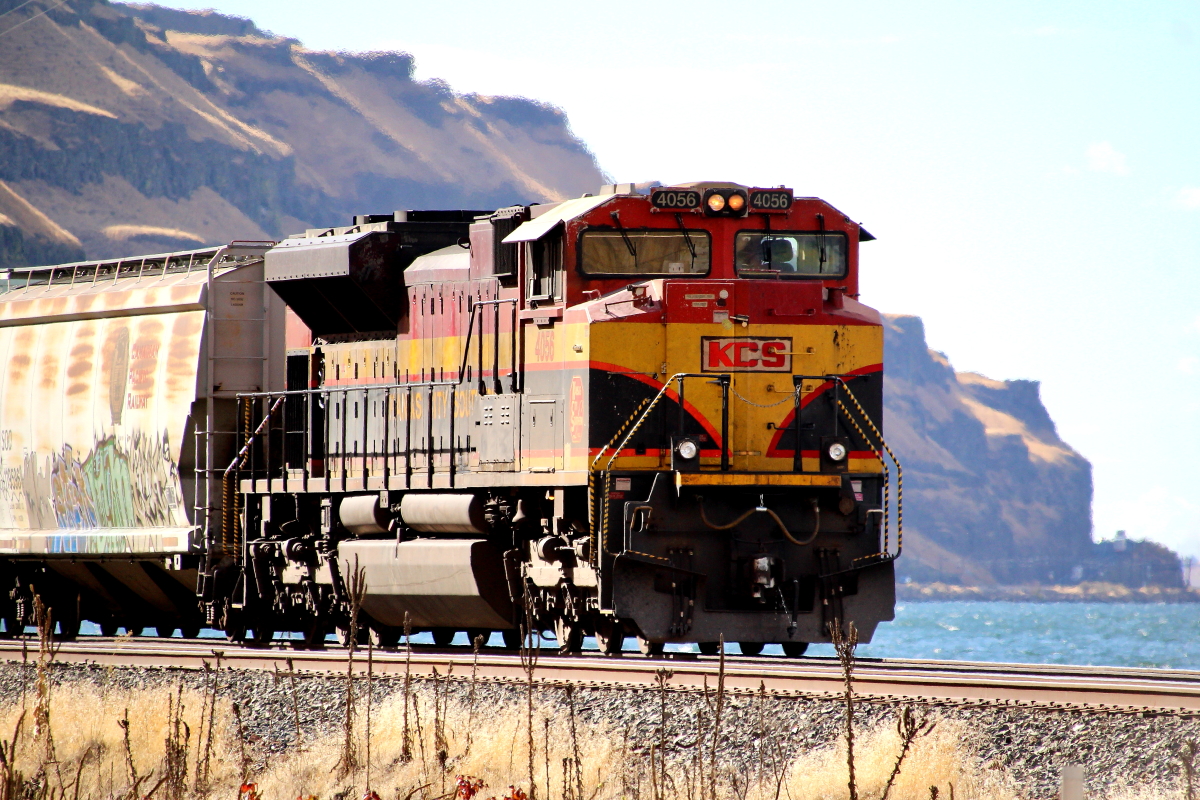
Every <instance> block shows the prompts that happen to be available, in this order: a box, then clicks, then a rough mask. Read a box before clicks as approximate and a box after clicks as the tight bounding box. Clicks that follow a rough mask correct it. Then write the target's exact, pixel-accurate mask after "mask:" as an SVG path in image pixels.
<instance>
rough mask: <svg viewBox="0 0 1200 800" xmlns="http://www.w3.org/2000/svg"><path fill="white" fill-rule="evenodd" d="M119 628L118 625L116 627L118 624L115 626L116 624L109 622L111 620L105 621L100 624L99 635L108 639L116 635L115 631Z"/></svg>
mask: <svg viewBox="0 0 1200 800" xmlns="http://www.w3.org/2000/svg"><path fill="white" fill-rule="evenodd" d="M120 627H121V626H120V625H118V624H117V623H116V622H114V621H113V620H111V619H106V620H104V622H101V623H100V635H101V636H110V637H111V636H116V635H117V630H119V629H120Z"/></svg>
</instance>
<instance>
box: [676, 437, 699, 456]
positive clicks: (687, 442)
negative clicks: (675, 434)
mask: <svg viewBox="0 0 1200 800" xmlns="http://www.w3.org/2000/svg"><path fill="white" fill-rule="evenodd" d="M675 452H676V453H679V457H680V458H683V459H686V460H688V461H691V460H692V459H693V458H695V457H696V455H697V454H698V453H699V452H700V448H699V447H697V446H696V443H695V442H693V441H692V440H691V439H684V440H683V441H682V442H680V443H679V444H678V445H676V446H675Z"/></svg>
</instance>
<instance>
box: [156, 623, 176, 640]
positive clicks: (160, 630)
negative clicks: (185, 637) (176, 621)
mask: <svg viewBox="0 0 1200 800" xmlns="http://www.w3.org/2000/svg"><path fill="white" fill-rule="evenodd" d="M154 635H155V636H157V637H158V638H160V639H170V638H171V637H172V636H174V635H175V626H174V625H172V624H171V623H169V622H160V623H159V624H157V625H155V626H154Z"/></svg>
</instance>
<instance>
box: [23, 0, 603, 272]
mask: <svg viewBox="0 0 1200 800" xmlns="http://www.w3.org/2000/svg"><path fill="white" fill-rule="evenodd" d="M19 2H20V0H0V13H2V12H5V11H9V10H11V9H14V8H16V7H17V6H18V5H19ZM35 8H36V6H29V7H25V8H19V9H16V10H15V11H14V13H12V14H11V15H9V16H8V17H7V18H6V19H5V30H10V29H11V30H12V33H11V34H9V35H5V36H0V215H2V216H0V264H4V263H6V264H8V265H13V264H21V263H38V262H40V263H46V262H53V261H62V260H68V259H69V258H78V257H81V256H82V253H83V252H86V253H87V255H88V256H89V257H108V256H115V255H126V254H129V253H133V252H147V251H151V250H166V249H176V248H186V247H195V246H198V245H200V244H207V243H215V242H220V241H229V240H231V239H235V238H240V239H265V238H277V237H279V236H282V235H286V234H287V233H291V232H295V231H297V230H301V229H303V228H305V227H310V226H318V225H326V224H337V223H344V222H346V221H348V218H349V216H350V215H352V214H355V213H380V212H389V211H392V210H394V209H398V208H420V207H425V208H429V207H439V206H440V207H450V208H495V207H498V206H501V205H505V204H508V203H513V202H530V201H541V200H551V199H562V198H566V197H571V196H577V195H579V194H581V193H582V192H585V191H594V190H595V189H596V187H597V186H599V185H600V184H601V183H603V182H604V179H603V176H602V175H601V173H600V170H599V169H598V168H597V166H596V163H595V160H594V159H593V158H592V156H591V154H590V153H589V152H588V151H587V149H586V148H585V147H584V146H583V144H582V143H581V142H580V141H579V140H578V139H577V138H575V137H574V135H573V134H572V133H571V132H570V130H569V128H568V127H567V122H566V119H565V117H564V116H563V114H562V113H561V112H560V111H558V110H557V109H554V108H550V107H548V106H545V105H542V104H538V103H536V102H533V101H529V100H524V99H514V98H493V97H481V96H478V95H462V94H456V93H454V92H453V91H451V90H450V89H449V88H448V87H447V86H446V85H444V84H442V83H439V82H417V81H414V80H413V78H412V69H413V61H412V58H411V57H410V56H408V55H406V54H403V53H367V54H355V55H349V54H344V53H340V54H339V53H325V52H315V51H311V50H306V49H305V48H303V47H302V46H300V44H299V43H298V42H296V41H294V40H290V39H284V38H281V37H278V36H273V35H270V34H266V33H264V32H262V31H260V30H258V29H257V28H256V27H255V26H254V25H253V23H251V22H250V21H248V20H243V19H235V18H230V17H224V16H221V15H218V14H215V13H212V12H199V13H192V12H183V11H175V10H171V9H164V8H158V7H155V6H124V5H116V4H110V3H107V2H103V1H101V2H84V3H79V4H76V3H72V4H71V5H70V6H66V5H64V6H61V7H58V8H56V9H54V10H52V11H50V12H48V13H46V14H43V15H42V16H40V17H37V18H33V14H35V13H37V12H36V11H34V10H33V9H35ZM21 23H23V24H21ZM14 24H21V27H20V29H19V30H18V29H15V28H14V27H13V26H14Z"/></svg>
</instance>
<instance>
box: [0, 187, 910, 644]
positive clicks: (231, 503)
mask: <svg viewBox="0 0 1200 800" xmlns="http://www.w3.org/2000/svg"><path fill="white" fill-rule="evenodd" d="M871 238H872V237H871V236H870V234H868V233H867V232H866V231H865V230H864V229H863V228H862V227H860V226H859V225H858V224H856V223H855V222H853V221H851V220H850V219H849V218H848V217H847V216H845V215H844V214H842V213H841V212H840V211H838V210H837V209H835V208H833V207H832V206H831V205H829V204H828V203H826V202H824V201H822V200H819V199H815V198H796V197H793V193H792V191H791V190H789V189H784V188H751V187H745V186H741V185H738V184H732V183H696V184H688V185H680V186H671V187H658V188H654V189H652V190H650V191H648V192H640V191H638V190H636V188H635V187H633V186H632V185H616V186H609V187H605V189H604V190H602V191H601V193H600V194H597V195H595V196H591V195H586V196H584V197H581V198H577V199H573V200H567V201H565V202H559V203H547V204H542V205H532V206H513V207H509V208H503V209H500V210H497V211H406V212H396V213H395V214H387V215H365V216H359V217H355V219H354V221H353V224H352V225H349V226H345V227H334V228H325V229H317V230H309V231H306V232H305V233H303V234H300V235H297V236H293V237H291V238H289V239H286V240H284V241H282V242H278V243H274V242H263V243H259V242H235V243H233V244H230V245H228V246H221V247H213V248H209V249H205V250H197V251H192V252H186V253H174V254H168V255H157V256H147V257H136V258H127V259H120V260H111V261H101V262H88V263H78V264H66V265H60V266H53V267H37V268H32V269H20V270H13V271H11V272H10V273H8V274H7V276H5V280H4V282H3V283H2V284H0V289H2V290H3V291H2V293H0V364H2V365H3V368H2V369H0V469H2V470H3V481H2V487H3V488H2V492H0V617H2V618H3V634H4V635H13V634H14V633H16V632H19V631H22V630H23V628H24V626H26V625H28V624H32V623H33V613H34V611H33V609H34V597H35V596H38V597H40V598H41V600H42V602H43V603H44V604H45V605H46V606H47V607H48V608H49V609H50V610H51V613H52V614H53V616H54V619H55V620H57V625H58V635H59V636H61V637H64V638H70V637H71V636H74V635H75V634H77V632H78V630H79V625H80V622H81V620H90V621H93V622H95V623H97V624H98V625H99V626H100V629H101V630H102V631H103V632H105V633H109V634H111V633H112V632H115V631H116V630H118V629H119V628H122V627H123V628H126V629H128V630H133V631H140V630H142V629H144V628H147V627H154V628H156V629H157V632H158V633H159V635H170V634H171V633H172V632H174V631H177V630H178V631H181V632H182V635H184V636H196V635H197V633H198V631H199V630H200V629H201V628H205V627H207V628H218V629H223V630H224V631H225V632H226V634H227V635H228V636H229V637H230V638H231V639H233V640H237V641H247V642H249V643H257V644H265V643H267V642H269V641H271V640H272V639H273V638H275V637H276V636H277V635H278V634H280V633H282V632H290V633H291V634H293V637H292V638H294V639H295V638H298V639H299V640H301V641H302V642H303V643H304V644H305V645H307V646H312V647H318V646H321V645H322V644H323V643H324V642H325V641H326V639H327V636H328V635H329V634H331V633H338V634H339V635H340V636H341V638H342V639H343V640H345V639H347V638H348V637H349V635H350V633H349V628H350V625H349V620H350V616H351V611H352V608H351V606H352V602H354V601H355V599H356V598H357V601H358V605H359V609H360V611H359V616H358V619H359V620H360V623H361V631H362V635H369V636H371V637H374V640H375V642H376V644H378V645H380V646H389V645H394V644H395V643H396V642H397V641H398V640H399V639H400V637H401V636H402V634H403V631H404V630H405V628H406V627H407V628H408V630H410V631H431V632H432V634H433V639H434V641H435V642H437V643H439V644H448V643H449V642H450V641H451V640H452V639H453V637H454V635H455V634H456V633H457V632H460V631H466V632H467V633H468V634H469V635H470V636H471V637H472V638H474V637H475V636H476V635H478V634H480V633H488V634H489V635H490V633H491V632H500V633H502V634H503V638H504V641H505V642H506V643H508V644H509V645H510V646H515V644H516V643H517V642H519V641H520V636H521V631H523V630H524V631H547V632H551V631H552V632H553V635H554V637H555V638H556V639H557V643H558V646H559V648H560V649H561V650H562V651H564V652H572V651H577V650H579V649H580V648H581V647H582V645H583V639H584V637H585V636H594V637H595V639H596V642H597V644H598V646H599V648H600V650H601V651H603V652H606V653H613V654H615V653H617V652H620V649H621V646H622V642H623V641H624V639H625V637H626V636H635V637H637V640H638V644H639V646H640V649H641V650H642V651H643V652H645V653H647V654H654V653H657V652H661V651H662V648H663V645H664V644H665V643H668V642H678V643H685V642H686V643H697V644H699V647H700V650H701V651H702V652H713V651H714V650H715V648H716V646H717V644H716V643H717V642H718V641H720V640H722V639H724V640H725V641H731V642H738V643H739V644H740V647H741V650H742V652H743V653H750V654H754V653H758V652H760V651H761V650H762V648H763V646H764V645H765V644H768V643H778V644H781V645H782V646H783V650H784V652H785V653H787V654H788V655H793V656H794V655H799V654H801V653H803V652H804V650H805V648H806V646H807V644H808V643H811V642H818V641H829V638H830V626H831V625H832V624H834V623H835V621H838V622H841V623H842V624H847V623H849V622H850V621H853V622H854V623H855V624H856V626H857V628H858V630H859V632H860V636H861V638H862V640H869V639H870V637H871V634H872V633H873V631H874V630H875V628H876V626H877V624H878V623H879V622H881V621H884V620H890V619H891V618H892V616H893V608H894V605H895V597H894V595H895V591H894V589H895V578H894V571H893V563H894V560H895V558H896V557H897V556H898V555H899V552H900V545H901V542H900V523H901V515H900V509H899V500H900V491H899V489H900V487H899V485H898V480H899V477H900V476H899V465H898V464H895V462H894V458H893V457H892V455H891V452H890V450H888V448H887V446H886V444H885V443H884V440H883V434H882V393H883V363H882V362H883V329H882V327H881V320H880V317H879V314H878V313H877V312H876V311H874V310H873V309H871V308H868V307H867V306H865V305H863V304H861V303H859V301H858V297H859V289H858V281H859V275H858V248H859V243H860V242H862V241H867V240H869V239H871Z"/></svg>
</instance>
